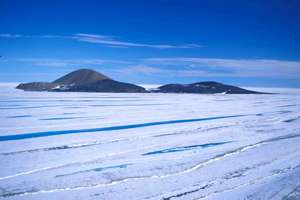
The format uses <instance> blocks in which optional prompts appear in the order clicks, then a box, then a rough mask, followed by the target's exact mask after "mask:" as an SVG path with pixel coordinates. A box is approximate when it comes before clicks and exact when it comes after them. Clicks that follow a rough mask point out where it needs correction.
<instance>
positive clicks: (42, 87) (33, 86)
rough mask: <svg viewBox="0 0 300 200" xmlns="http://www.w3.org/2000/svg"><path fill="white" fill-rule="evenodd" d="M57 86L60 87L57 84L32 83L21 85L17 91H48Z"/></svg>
mask: <svg viewBox="0 0 300 200" xmlns="http://www.w3.org/2000/svg"><path fill="white" fill-rule="evenodd" d="M57 86H58V85H57V84H55V83H48V82H32V83H21V84H19V85H18V86H17V89H21V90H24V91H48V90H51V89H53V88H55V87H57Z"/></svg>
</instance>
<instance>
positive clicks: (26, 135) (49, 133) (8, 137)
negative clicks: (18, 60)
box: [0, 115, 246, 141]
mask: <svg viewBox="0 0 300 200" xmlns="http://www.w3.org/2000/svg"><path fill="white" fill-rule="evenodd" d="M243 116H246V115H229V116H220V117H207V118H196V119H182V120H169V121H160V122H148V123H141V124H130V125H120V126H110V127H103V128H90V129H75V130H58V131H45V132H34V133H23V134H17V135H4V136H0V141H10V140H23V139H29V138H38V137H47V136H52V135H65V134H75V133H89V132H102V131H116V130H124V129H132V128H141V127H148V126H157V125H166V124H179V123H186V122H198V121H209V120H215V119H226V118H234V117H243Z"/></svg>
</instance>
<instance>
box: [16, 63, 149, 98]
mask: <svg viewBox="0 0 300 200" xmlns="http://www.w3.org/2000/svg"><path fill="white" fill-rule="evenodd" d="M17 89H22V90H25V91H54V92H124V93H127V92H129V93H133V92H134V93H135V92H137V93H138V92H147V91H146V90H145V89H144V88H143V87H140V86H137V85H134V84H130V83H123V82H118V81H115V80H112V79H110V78H109V77H107V76H105V75H103V74H100V73H99V72H96V71H94V70H90V69H79V70H76V71H74V72H71V73H69V74H67V75H65V76H63V77H61V78H59V79H57V80H55V81H53V82H51V83H48V82H32V83H22V84H20V85H18V86H17Z"/></svg>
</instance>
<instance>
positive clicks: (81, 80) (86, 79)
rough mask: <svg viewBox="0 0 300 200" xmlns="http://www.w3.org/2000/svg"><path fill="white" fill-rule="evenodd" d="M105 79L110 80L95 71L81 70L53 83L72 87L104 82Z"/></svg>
mask: <svg viewBox="0 0 300 200" xmlns="http://www.w3.org/2000/svg"><path fill="white" fill-rule="evenodd" d="M105 79H109V78H108V77H107V76H105V75H103V74H100V73H99V72H96V71H94V70H90V69H79V70H76V71H73V72H71V73H69V74H67V75H65V76H63V77H61V78H59V79H57V80H55V81H53V83H55V84H60V85H71V84H75V85H85V84H90V83H94V82H97V81H102V80H105Z"/></svg>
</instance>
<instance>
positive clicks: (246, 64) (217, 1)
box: [0, 0, 300, 87]
mask: <svg viewBox="0 0 300 200" xmlns="http://www.w3.org/2000/svg"><path fill="white" fill-rule="evenodd" d="M299 9H300V1H298V0H153V1H148V0H136V1H135V0H127V1H126V0H118V1H117V0H107V1H96V0H94V1H91V0H84V1H80V0H72V1H71V0H70V1H67V0H64V1H63V0H61V1H58V0H57V1H54V0H43V1H40V0H26V1H19V0H0V56H2V57H1V58H0V81H1V82H26V81H52V80H54V79H56V78H57V77H59V76H61V75H64V74H65V73H68V72H70V71H72V70H75V69H79V68H92V69H95V70H98V71H100V72H102V73H104V74H106V75H108V76H111V77H112V78H114V79H116V80H120V81H126V82H132V83H143V84H145V83H146V84H163V83H189V82H196V81H205V80H215V81H220V82H224V83H228V84H236V85H241V86H270V87H300V39H299V36H300V26H299V24H300V12H299Z"/></svg>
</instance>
